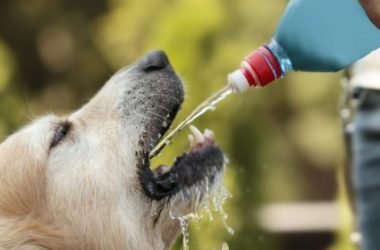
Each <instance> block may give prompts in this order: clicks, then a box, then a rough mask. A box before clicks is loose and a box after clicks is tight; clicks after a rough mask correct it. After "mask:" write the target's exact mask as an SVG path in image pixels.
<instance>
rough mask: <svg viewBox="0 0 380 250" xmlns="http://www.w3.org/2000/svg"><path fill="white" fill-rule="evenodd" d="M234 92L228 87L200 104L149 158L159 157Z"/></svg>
mask: <svg viewBox="0 0 380 250" xmlns="http://www.w3.org/2000/svg"><path fill="white" fill-rule="evenodd" d="M232 92H233V90H232V89H231V88H230V87H229V86H227V87H224V88H222V89H220V90H219V91H217V92H215V93H214V94H213V95H211V96H210V97H209V98H207V99H206V100H205V101H203V102H202V103H201V104H199V105H198V106H197V107H196V108H195V109H194V110H193V111H192V112H191V113H190V115H188V116H187V117H186V118H185V119H184V120H183V121H182V122H181V123H180V124H178V126H177V127H175V128H174V129H173V130H172V131H171V132H170V133H169V134H168V135H167V136H166V137H165V138H164V139H162V140H161V141H160V142H159V143H158V144H157V145H156V147H154V149H153V150H152V151H151V152H150V154H149V158H150V159H152V158H153V157H155V156H156V155H158V154H159V153H160V152H161V151H162V150H163V149H164V148H165V147H166V146H168V145H170V144H171V141H172V139H173V138H174V137H175V136H176V135H177V134H178V133H180V132H181V131H182V130H183V129H184V128H185V127H186V126H188V125H189V124H190V123H192V122H193V121H194V120H195V119H197V118H198V117H200V116H202V115H203V114H205V113H206V112H207V111H214V110H215V109H216V108H215V105H216V104H218V103H219V102H220V101H221V100H223V99H224V98H226V97H227V96H228V95H230V94H231V93H232Z"/></svg>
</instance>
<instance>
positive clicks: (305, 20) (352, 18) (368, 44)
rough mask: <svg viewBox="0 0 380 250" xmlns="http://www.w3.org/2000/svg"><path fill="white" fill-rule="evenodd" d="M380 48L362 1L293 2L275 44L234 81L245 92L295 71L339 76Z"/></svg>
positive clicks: (261, 50)
mask: <svg viewBox="0 0 380 250" xmlns="http://www.w3.org/2000/svg"><path fill="white" fill-rule="evenodd" d="M379 47H380V30H379V29H377V27H376V26H375V25H374V24H373V23H372V22H371V21H370V19H369V18H368V16H367V15H366V13H365V11H364V9H363V8H362V7H361V5H360V4H359V1H358V0H333V1H332V0H291V1H290V2H289V4H288V7H287V9H286V11H285V13H284V15H283V17H282V19H281V21H280V24H279V26H278V28H277V31H276V33H275V36H274V39H273V40H272V42H270V43H269V44H267V45H264V46H262V47H260V48H259V49H257V50H256V51H254V52H253V53H252V54H250V55H249V56H247V57H246V58H245V60H244V61H243V63H242V65H241V68H240V69H239V70H237V71H234V72H233V73H231V74H230V75H229V77H228V82H229V85H230V86H231V88H233V89H234V90H235V92H238V93H241V92H244V91H245V90H247V89H248V88H249V87H251V86H255V87H260V86H261V87H263V86H265V85H267V84H269V83H270V82H272V81H274V80H276V79H277V78H279V77H281V76H283V75H284V74H285V73H286V71H289V70H300V71H318V72H333V71H338V70H341V69H343V68H345V67H347V66H349V65H350V64H352V63H353V62H355V61H356V60H358V59H360V58H361V57H363V56H365V55H367V54H368V53H369V52H371V51H373V50H375V49H377V48H379ZM274 60H275V61H276V62H273V61H274ZM278 68H279V69H280V71H281V72H280V73H281V74H278ZM271 72H272V73H271Z"/></svg>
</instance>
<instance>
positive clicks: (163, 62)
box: [139, 50, 170, 72]
mask: <svg viewBox="0 0 380 250" xmlns="http://www.w3.org/2000/svg"><path fill="white" fill-rule="evenodd" d="M169 65H170V63H169V59H168V57H167V56H166V54H165V52H163V51H162V50H155V51H152V52H150V53H148V54H147V55H145V56H144V58H143V59H142V60H141V62H140V63H139V67H140V68H141V69H142V70H143V71H145V72H149V71H155V70H160V69H164V68H166V67H168V66H169Z"/></svg>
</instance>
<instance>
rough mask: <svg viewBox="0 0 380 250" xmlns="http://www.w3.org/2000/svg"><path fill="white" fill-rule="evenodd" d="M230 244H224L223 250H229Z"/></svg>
mask: <svg viewBox="0 0 380 250" xmlns="http://www.w3.org/2000/svg"><path fill="white" fill-rule="evenodd" d="M229 249H230V248H229V247H228V244H227V243H226V242H223V244H222V250H229Z"/></svg>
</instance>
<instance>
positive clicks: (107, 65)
mask: <svg viewBox="0 0 380 250" xmlns="http://www.w3.org/2000/svg"><path fill="white" fill-rule="evenodd" d="M285 5H286V1H285V0H283V1H280V0H236V1H228V0H207V1H204V0H178V1H174V0H161V1H154V0H81V1H59V0H28V1H24V0H2V1H1V2H0V19H1V20H0V97H1V98H0V117H1V119H0V135H1V137H2V138H4V137H5V136H6V135H7V134H9V133H11V132H13V131H14V130H15V129H17V128H18V127H19V126H20V125H22V124H24V123H26V122H28V121H29V120H30V119H32V118H33V117H35V116H36V115H40V114H44V113H46V112H52V111H54V112H58V113H66V112H69V111H70V110H73V109H76V108H78V107H79V106H80V105H82V104H84V103H85V102H86V101H87V100H88V99H89V98H90V97H91V96H92V95H93V94H94V93H95V92H96V91H97V89H99V88H100V86H102V84H103V83H104V82H105V81H106V80H107V79H108V78H109V77H110V76H111V75H112V74H113V73H114V72H115V71H116V70H118V69H119V68H120V67H123V66H124V65H126V64H129V63H131V62H133V61H134V60H136V59H137V58H139V57H141V56H142V55H143V54H144V53H146V52H147V51H149V50H151V49H154V48H160V49H163V50H165V51H166V52H167V54H168V55H169V58H170V60H171V63H172V64H173V66H174V68H175V69H176V71H177V72H178V74H179V75H180V76H181V77H182V78H183V80H184V82H185V88H186V102H185V104H184V106H183V110H182V112H181V113H180V114H179V116H178V118H177V120H176V121H177V122H178V121H180V120H181V119H182V118H184V117H185V115H186V114H188V113H189V112H190V111H191V109H193V108H194V107H195V106H196V105H197V104H198V103H200V102H201V101H202V100H204V99H205V98H206V97H207V96H209V95H210V94H212V93H213V92H214V91H216V90H218V89H219V88H221V87H223V86H224V85H225V83H226V75H227V74H228V73H229V72H231V71H232V70H234V69H236V68H237V67H238V66H239V63H240V61H241V60H242V58H243V57H244V56H245V55H247V54H248V53H249V52H251V50H253V49H255V48H256V47H258V46H260V45H262V44H263V43H265V42H267V41H269V39H271V36H272V34H273V32H274V30H275V28H276V24H277V22H278V21H279V18H280V15H281V12H282V11H283V9H284V7H285ZM339 78H340V75H339V74H307V73H290V74H288V75H287V76H286V77H285V78H283V79H281V80H279V81H277V82H276V83H274V84H272V85H271V86H268V87H267V88H265V89H257V90H251V91H249V92H248V93H246V94H244V95H241V96H232V97H229V98H228V99H227V100H225V101H224V102H223V103H221V104H220V105H219V106H218V107H217V110H216V111H215V112H213V113H209V114H208V115H206V116H203V117H202V118H200V119H199V120H197V121H196V122H195V124H196V125H197V126H198V127H200V128H205V127H209V128H211V129H213V130H214V132H215V134H216V138H217V141H218V144H220V145H221V146H222V147H223V149H224V150H225V152H226V155H227V156H228V158H229V159H230V162H231V163H230V164H229V166H228V169H227V175H226V185H227V187H228V189H229V190H230V191H231V193H232V194H233V198H232V199H231V200H230V201H229V202H228V204H227V206H226V210H227V212H228V214H229V218H228V220H227V222H228V224H230V225H231V226H232V227H233V228H234V229H235V235H228V233H227V231H226V230H225V229H224V227H223V225H222V223H221V222H220V221H219V220H218V219H217V216H215V219H214V221H212V222H209V221H208V220H205V221H202V222H201V223H200V224H195V225H193V227H192V228H191V231H192V233H191V236H190V242H191V249H220V248H221V245H222V242H224V241H226V242H228V244H229V246H230V249H255V250H259V249H266V250H270V249H272V250H276V249H283V248H282V246H281V241H280V240H278V238H277V237H275V235H272V234H269V233H267V232H265V231H264V230H263V229H262V228H261V227H260V225H259V224H258V220H257V213H258V211H259V209H260V206H261V205H262V204H265V203H270V202H292V201H321V200H322V201H324V200H334V199H335V198H336V191H337V184H336V177H335V169H336V168H337V166H338V164H339V163H340V158H341V151H342V146H341V138H340V131H339V129H340V128H339V122H338V118H337V117H338V116H337V113H338V112H337V96H338V92H339ZM185 137H186V135H185V134H182V135H180V136H179V137H178V138H177V139H176V140H175V143H174V145H173V146H171V147H169V148H167V149H166V150H165V153H164V155H163V156H162V157H160V158H159V159H157V160H156V161H157V162H170V161H172V159H173V158H174V157H175V155H178V154H179V153H180V152H182V151H184V150H186V148H187V140H186V138H185ZM178 245H180V243H179V244H178Z"/></svg>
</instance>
